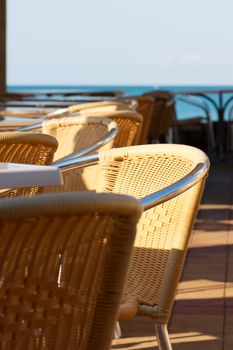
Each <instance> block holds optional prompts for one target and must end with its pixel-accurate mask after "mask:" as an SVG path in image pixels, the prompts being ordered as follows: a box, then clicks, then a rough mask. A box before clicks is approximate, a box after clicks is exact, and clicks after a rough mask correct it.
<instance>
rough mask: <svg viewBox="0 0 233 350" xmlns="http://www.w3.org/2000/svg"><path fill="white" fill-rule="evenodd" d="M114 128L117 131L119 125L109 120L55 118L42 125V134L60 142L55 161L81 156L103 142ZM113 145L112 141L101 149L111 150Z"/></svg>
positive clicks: (79, 117)
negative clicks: (75, 155) (75, 154)
mask: <svg viewBox="0 0 233 350" xmlns="http://www.w3.org/2000/svg"><path fill="white" fill-rule="evenodd" d="M113 128H115V129H117V125H116V123H114V122H113V121H112V120H111V119H109V118H95V117H82V116H76V117H75V116H72V117H63V118H53V119H49V120H45V121H43V123H42V133H44V134H49V135H51V136H54V137H55V138H56V139H57V140H58V142H59V146H58V149H57V152H56V153H55V157H54V160H55V161H56V160H58V159H61V158H64V157H66V156H68V155H70V154H73V153H76V152H79V154H80V153H81V151H85V149H87V148H88V147H90V146H91V145H93V144H96V143H97V142H100V141H101V140H103V139H104V138H105V137H106V136H107V135H108V134H109V132H110V131H111V130H112V129H113ZM113 144H114V140H113V139H112V140H110V142H108V143H107V144H106V145H105V146H103V147H102V148H101V149H108V148H111V147H112V146H113Z"/></svg>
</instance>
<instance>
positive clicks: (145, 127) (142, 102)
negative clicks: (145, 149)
mask: <svg viewBox="0 0 233 350" xmlns="http://www.w3.org/2000/svg"><path fill="white" fill-rule="evenodd" d="M131 98H132V99H135V101H136V102H137V106H135V110H136V111H137V112H138V113H139V114H141V115H142V117H143V123H142V129H141V133H140V136H139V140H138V144H139V145H144V144H146V143H148V142H147V141H148V133H149V128H150V124H151V119H152V115H153V107H154V99H153V98H152V97H150V96H133V97H131Z"/></svg>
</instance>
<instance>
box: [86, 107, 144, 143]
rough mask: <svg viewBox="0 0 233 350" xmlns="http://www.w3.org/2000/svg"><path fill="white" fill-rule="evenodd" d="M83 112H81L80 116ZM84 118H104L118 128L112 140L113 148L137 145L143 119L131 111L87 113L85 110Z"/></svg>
mask: <svg viewBox="0 0 233 350" xmlns="http://www.w3.org/2000/svg"><path fill="white" fill-rule="evenodd" d="M82 113H83V112H81V114H82ZM85 115H86V116H95V117H106V118H110V119H112V120H113V121H115V122H116V123H117V125H118V127H119V133H118V135H117V136H116V138H115V140H114V146H113V147H125V146H131V145H137V144H138V141H139V137H140V133H141V128H142V123H143V117H142V115H141V114H139V113H137V112H135V111H131V110H122V111H112V112H106V111H102V112H99V111H96V112H91V113H90V114H89V112H88V111H87V110H85Z"/></svg>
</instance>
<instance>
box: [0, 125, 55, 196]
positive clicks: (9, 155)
mask: <svg viewBox="0 0 233 350" xmlns="http://www.w3.org/2000/svg"><path fill="white" fill-rule="evenodd" d="M57 147H58V143H57V140H56V139H55V138H54V137H52V136H49V135H42V134H35V133H27V132H25V133H23V132H1V133H0V162H4V163H5V162H7V163H22V164H35V165H49V164H51V163H52V161H53V156H54V153H55V151H56V149H57ZM38 191H40V190H39V188H37V187H34V188H19V189H14V191H12V192H10V193H8V194H6V195H4V196H7V197H9V196H15V195H33V194H36V193H38ZM1 197H2V196H1Z"/></svg>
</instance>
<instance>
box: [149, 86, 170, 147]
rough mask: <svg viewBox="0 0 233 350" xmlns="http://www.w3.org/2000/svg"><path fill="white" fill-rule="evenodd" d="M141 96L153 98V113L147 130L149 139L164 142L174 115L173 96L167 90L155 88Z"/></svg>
mask: <svg viewBox="0 0 233 350" xmlns="http://www.w3.org/2000/svg"><path fill="white" fill-rule="evenodd" d="M143 96H149V97H152V98H153V99H154V107H153V113H152V118H151V123H150V127H149V131H148V138H149V141H150V142H153V141H162V142H164V141H165V140H166V135H167V134H168V131H169V129H170V128H171V127H172V122H173V120H174V119H175V115H176V111H175V100H174V96H173V94H172V93H171V92H169V91H156V90H155V91H151V92H147V93H145V94H144V95H143Z"/></svg>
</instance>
